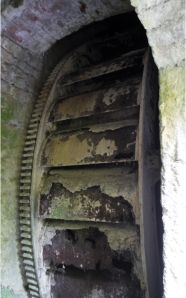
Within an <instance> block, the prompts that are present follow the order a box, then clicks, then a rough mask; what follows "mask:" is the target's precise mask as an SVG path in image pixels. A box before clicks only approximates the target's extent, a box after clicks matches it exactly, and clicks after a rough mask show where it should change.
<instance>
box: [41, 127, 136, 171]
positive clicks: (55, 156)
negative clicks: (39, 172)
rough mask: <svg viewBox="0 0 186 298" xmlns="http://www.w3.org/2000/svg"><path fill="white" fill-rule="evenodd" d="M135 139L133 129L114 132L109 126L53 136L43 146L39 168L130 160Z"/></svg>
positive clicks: (134, 130) (126, 128) (121, 128)
mask: <svg viewBox="0 0 186 298" xmlns="http://www.w3.org/2000/svg"><path fill="white" fill-rule="evenodd" d="M96 130H98V132H96ZM99 130H101V131H100V132H99ZM135 140H136V129H135V127H124V128H123V127H119V128H116V129H114V128H113V125H112V128H110V129H108V128H107V127H100V128H95V129H94V128H92V129H91V130H87V131H86V130H85V131H83V132H76V133H69V134H64V135H58V136H54V137H52V138H51V139H49V140H48V142H47V144H46V146H45V149H44V153H43V160H42V165H44V166H50V167H59V166H72V165H82V164H91V163H93V164H95V163H99V162H110V161H112V160H115V161H118V160H120V159H122V158H124V159H125V158H126V159H127V158H128V159H132V158H134V151H135Z"/></svg>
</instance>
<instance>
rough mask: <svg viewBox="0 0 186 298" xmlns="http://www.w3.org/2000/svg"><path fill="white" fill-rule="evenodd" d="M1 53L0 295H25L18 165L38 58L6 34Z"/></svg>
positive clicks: (36, 80) (37, 79) (35, 85)
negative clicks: (20, 253) (20, 258)
mask: <svg viewBox="0 0 186 298" xmlns="http://www.w3.org/2000/svg"><path fill="white" fill-rule="evenodd" d="M1 54H2V77H1V103H2V132H1V140H2V149H1V150H2V151H1V156H2V180H1V181H2V192H1V195H2V200H1V283H2V286H3V288H2V293H1V295H2V297H17V298H18V297H25V294H24V291H23V289H22V280H21V276H20V270H19V262H18V248H17V235H18V233H17V193H18V177H19V166H20V156H21V151H22V146H23V141H24V134H25V130H26V125H27V123H28V120H29V117H30V114H31V110H32V105H33V101H34V100H35V97H36V94H37V93H38V89H39V82H40V72H41V67H42V58H41V56H36V55H34V56H33V55H32V54H31V53H30V52H29V51H28V50H25V49H23V48H22V47H20V46H19V45H17V44H16V43H15V42H13V41H11V40H10V39H8V38H6V37H2V41H1ZM14 293H17V295H16V296H15V294H14Z"/></svg>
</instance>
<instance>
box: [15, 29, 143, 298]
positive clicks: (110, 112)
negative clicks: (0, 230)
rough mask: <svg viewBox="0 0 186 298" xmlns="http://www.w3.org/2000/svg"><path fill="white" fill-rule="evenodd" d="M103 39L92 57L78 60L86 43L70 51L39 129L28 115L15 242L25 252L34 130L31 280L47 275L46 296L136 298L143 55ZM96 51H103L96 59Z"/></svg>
mask: <svg viewBox="0 0 186 298" xmlns="http://www.w3.org/2000/svg"><path fill="white" fill-rule="evenodd" d="M114 39H115V37H114V36H113V38H111V39H110V41H111V42H113V41H114ZM121 39H122V38H121ZM127 39H128V40H129V39H130V38H129V35H128V37H127ZM116 40H117V42H116V44H117V43H118V44H121V45H122V44H124V43H126V40H125V41H124V39H122V40H121V41H120V40H119V39H118V38H117V37H116ZM110 41H109V38H108V44H107V45H105V44H104V43H103V42H102V40H98V41H95V44H96V42H97V44H98V48H97V49H96V50H95V52H94V51H93V52H94V54H95V56H94V57H92V58H91V52H88V53H87V55H86V51H87V50H88V51H89V50H90V49H91V47H90V44H87V45H86V46H85V48H84V49H79V50H78V49H77V51H74V52H73V53H72V56H71V57H70V60H69V61H68V62H67V65H66V68H65V69H66V72H65V75H61V74H60V75H59V76H58V78H57V80H56V81H55V88H54V89H55V90H54V89H53V92H52V93H51V94H50V96H49V98H48V102H47V105H46V108H45V112H44V113H43V117H42V121H41V125H40V126H41V127H40V131H39V133H38V132H37V128H38V123H37V122H36V121H35V118H34V119H32V120H31V123H30V127H29V130H28V135H27V137H26V143H25V144H26V147H25V148H26V150H25V151H24V156H23V157H24V158H23V163H22V171H24V172H25V173H28V174H29V175H28V176H23V177H22V180H21V185H20V193H21V195H20V197H21V199H20V202H21V204H20V219H21V220H22V219H23V220H24V221H23V223H24V225H25V227H24V228H23V232H21V237H22V238H21V241H22V240H23V241H24V245H27V246H30V247H31V248H32V243H31V237H30V235H31V233H30V230H31V217H30V198H29V194H30V191H31V177H32V163H33V158H34V156H35V155H33V150H34V147H35V142H36V137H37V134H38V136H39V137H40V140H39V138H38V144H39V146H40V147H39V146H38V147H37V154H38V155H39V158H37V159H34V160H35V163H36V160H37V161H38V160H40V164H38V168H37V167H35V169H36V168H37V169H38V172H39V173H40V176H37V174H36V177H39V179H38V180H40V181H39V182H37V183H36V184H37V186H38V188H39V189H38V190H37V191H36V192H35V194H36V196H35V197H36V200H39V202H38V201H37V203H38V204H37V207H36V206H34V207H35V209H37V208H38V209H37V210H36V211H37V220H38V221H39V223H41V226H42V227H41V231H40V232H39V233H38V240H39V244H38V247H39V252H38V258H39V266H41V267H40V269H41V272H40V273H41V275H40V276H39V278H40V281H41V282H42V283H43V281H44V280H45V279H48V280H49V281H50V280H51V278H52V277H53V281H52V283H50V284H49V285H47V288H48V290H47V291H48V292H47V293H48V294H44V296H45V295H46V297H49V296H50V295H52V297H54V298H57V297H60V298H61V297H62V296H63V297H64V298H68V297H72V298H80V297H82V298H85V297H87V298H88V297H91V298H92V297H104V298H115V297H116V298H123V297H125V296H126V298H135V297H136V298H140V297H143V293H142V291H141V290H140V286H142V285H143V274H142V269H141V252H140V241H139V226H138V225H139V222H140V214H139V202H138V189H137V183H138V168H137V161H136V160H135V158H136V156H137V155H136V152H137V146H136V140H137V138H138V135H137V131H138V121H139V120H138V119H139V100H138V99H139V98H138V95H139V90H140V88H141V87H140V86H141V75H142V70H143V55H144V49H140V50H134V51H132V52H130V53H127V54H126V53H125V51H123V50H122V48H120V49H117V45H115V46H114V47H113V52H112V45H111V44H109V42H110ZM133 42H134V40H133V41H132V42H131V44H129V45H128V46H129V47H132V44H133ZM134 43H135V42H134ZM105 46H106V47H107V48H108V49H109V51H110V52H108V53H107V55H106V56H105V57H104V48H105ZM111 53H112V54H113V53H115V56H112V54H111ZM123 53H125V54H123ZM92 55H93V54H92ZM109 57H110V58H109ZM109 59H111V60H109ZM99 60H100V62H99ZM68 63H69V64H70V65H71V64H72V68H71V66H69V65H68ZM98 63H100V64H98ZM75 70H77V71H75ZM61 73H63V72H61ZM47 95H48V94H47V90H44V91H43V96H47ZM43 103H44V101H43ZM38 104H39V106H38ZM42 108H43V104H42V105H41V106H40V103H37V107H36V109H35V111H34V114H33V116H34V117H40V116H41V115H40V114H41V113H40V109H42ZM38 113H39V114H38ZM37 121H39V120H37ZM41 134H42V137H41ZM28 147H29V148H32V150H31V149H29V150H27V148H28ZM27 207H29V208H27ZM26 225H27V226H26ZM56 225H58V226H59V227H58V228H56ZM22 227H23V226H22ZM22 227H21V229H22ZM21 229H20V230H21ZM25 241H27V242H25ZM23 248H24V249H25V247H23ZM27 261H28V260H27V259H26V256H25V262H27ZM31 261H32V262H33V264H34V259H33V258H32V260H31ZM29 262H30V260H29ZM27 263H28V262H27ZM32 266H33V265H32ZM46 274H48V275H49V276H48V277H49V278H48V277H46ZM42 289H43V293H44V292H45V289H44V287H43V288H42ZM47 295H48V296H47ZM36 296H37V297H39V290H38V293H36Z"/></svg>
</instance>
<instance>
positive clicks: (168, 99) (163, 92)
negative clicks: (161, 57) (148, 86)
mask: <svg viewBox="0 0 186 298" xmlns="http://www.w3.org/2000/svg"><path fill="white" fill-rule="evenodd" d="M184 105H185V65H184V63H182V64H181V65H180V66H177V67H173V68H170V67H168V68H166V69H163V70H161V71H160V109H161V114H162V115H163V116H165V114H166V115H169V116H171V117H172V116H173V117H174V116H175V113H176V114H179V113H182V112H184V110H183V108H184Z"/></svg>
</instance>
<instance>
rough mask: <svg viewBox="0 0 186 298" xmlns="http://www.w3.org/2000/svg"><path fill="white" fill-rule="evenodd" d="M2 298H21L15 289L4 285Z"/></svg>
mask: <svg viewBox="0 0 186 298" xmlns="http://www.w3.org/2000/svg"><path fill="white" fill-rule="evenodd" d="M1 298H20V296H18V295H16V294H15V293H14V291H13V290H11V289H9V288H4V287H2V288H1Z"/></svg>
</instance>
